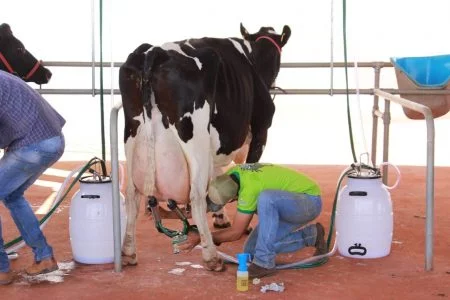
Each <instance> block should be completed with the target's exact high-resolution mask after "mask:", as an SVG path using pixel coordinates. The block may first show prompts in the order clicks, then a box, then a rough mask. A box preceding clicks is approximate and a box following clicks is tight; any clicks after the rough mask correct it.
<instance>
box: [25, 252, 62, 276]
mask: <svg viewBox="0 0 450 300" xmlns="http://www.w3.org/2000/svg"><path fill="white" fill-rule="evenodd" d="M56 270H58V263H57V262H56V260H55V258H54V257H53V256H52V257H49V258H46V259H43V260H41V261H35V262H34V263H33V264H32V265H31V266H30V267H28V268H27V269H26V270H25V272H26V273H27V275H29V276H35V275H39V274H46V273H50V272H53V271H56Z"/></svg>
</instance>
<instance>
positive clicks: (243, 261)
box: [236, 253, 250, 292]
mask: <svg viewBox="0 0 450 300" xmlns="http://www.w3.org/2000/svg"><path fill="white" fill-rule="evenodd" d="M237 259H238V263H239V265H238V269H237V272H236V289H237V290H238V291H239V292H246V291H248V268H247V262H249V261H250V254H248V253H239V254H238V255H237Z"/></svg>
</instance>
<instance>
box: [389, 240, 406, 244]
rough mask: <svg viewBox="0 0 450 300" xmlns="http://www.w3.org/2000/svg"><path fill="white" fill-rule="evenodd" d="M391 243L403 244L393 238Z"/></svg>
mask: <svg viewBox="0 0 450 300" xmlns="http://www.w3.org/2000/svg"><path fill="white" fill-rule="evenodd" d="M392 244H403V242H400V241H396V240H393V241H392Z"/></svg>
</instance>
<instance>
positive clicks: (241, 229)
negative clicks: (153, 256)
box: [179, 211, 253, 251]
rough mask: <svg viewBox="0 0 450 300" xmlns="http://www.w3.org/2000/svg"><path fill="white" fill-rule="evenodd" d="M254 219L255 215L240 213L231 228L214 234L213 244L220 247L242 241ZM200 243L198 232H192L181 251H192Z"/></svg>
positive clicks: (237, 213) (235, 217)
mask: <svg viewBox="0 0 450 300" xmlns="http://www.w3.org/2000/svg"><path fill="white" fill-rule="evenodd" d="M252 218H253V214H244V213H241V212H239V211H237V212H236V215H235V216H234V219H233V224H232V225H231V227H228V228H225V229H222V230H219V231H214V232H212V237H213V242H214V244H216V245H220V244H221V243H224V242H232V241H236V240H238V239H240V238H241V237H242V235H243V234H244V233H245V232H246V231H247V228H248V225H249V224H250V221H251V220H252ZM199 243H200V236H199V234H198V232H194V231H190V232H189V233H188V239H187V241H186V242H184V243H182V244H181V245H179V248H180V250H186V251H191V250H192V249H194V247H195V246H197V245H198V244H199Z"/></svg>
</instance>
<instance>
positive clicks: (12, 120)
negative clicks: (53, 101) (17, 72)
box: [0, 70, 66, 150]
mask: <svg viewBox="0 0 450 300" xmlns="http://www.w3.org/2000/svg"><path fill="white" fill-rule="evenodd" d="M65 122H66V121H65V120H64V118H63V117H62V116H61V115H60V114H59V113H58V112H57V111H56V110H55V109H54V108H53V107H51V106H50V104H49V103H48V102H47V101H46V100H45V99H44V98H43V97H42V96H41V95H40V94H39V93H38V92H36V91H35V90H34V89H33V88H32V87H30V86H29V85H28V84H27V83H26V82H24V81H23V80H22V79H20V78H18V77H16V76H14V75H11V74H9V73H6V72H4V71H1V70H0V148H2V149H4V148H8V150H14V149H17V148H20V147H23V146H27V145H31V144H35V143H37V142H40V141H43V140H45V139H49V138H51V137H54V136H58V135H60V134H61V130H62V127H63V126H64V124H65Z"/></svg>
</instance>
